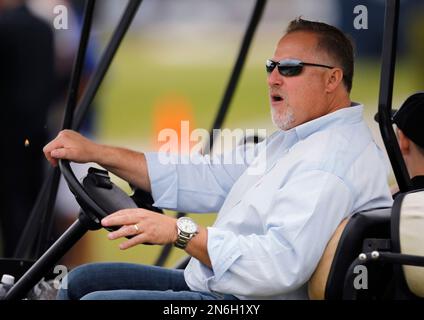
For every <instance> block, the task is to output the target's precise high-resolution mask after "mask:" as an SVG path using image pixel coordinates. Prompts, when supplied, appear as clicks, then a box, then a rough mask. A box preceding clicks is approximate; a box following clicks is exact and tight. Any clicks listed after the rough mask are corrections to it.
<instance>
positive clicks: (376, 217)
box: [325, 208, 391, 300]
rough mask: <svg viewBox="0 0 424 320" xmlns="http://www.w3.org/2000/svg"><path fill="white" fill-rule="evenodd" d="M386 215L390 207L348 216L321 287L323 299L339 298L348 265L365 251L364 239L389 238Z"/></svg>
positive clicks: (388, 218) (387, 215) (370, 249)
mask: <svg viewBox="0 0 424 320" xmlns="http://www.w3.org/2000/svg"><path fill="white" fill-rule="evenodd" d="M390 215H391V208H382V209H374V210H369V211H362V212H358V213H355V214H354V215H352V217H351V218H350V220H349V221H348V223H347V225H346V227H345V229H344V231H343V233H342V235H341V237H340V240H339V243H338V245H337V249H336V252H335V255H334V258H333V262H332V264H331V268H330V272H329V275H328V279H327V284H326V287H325V299H330V300H334V299H342V297H343V287H344V280H345V276H346V272H347V270H348V268H349V266H350V265H351V263H352V261H353V260H355V259H356V258H357V257H358V255H359V254H360V253H362V252H364V251H366V250H367V248H364V246H363V244H364V239H374V238H377V239H390ZM372 250H373V248H369V250H368V251H372ZM380 271H381V270H380ZM388 272H390V271H388ZM373 278H374V277H373ZM368 293H370V291H369V292H368Z"/></svg>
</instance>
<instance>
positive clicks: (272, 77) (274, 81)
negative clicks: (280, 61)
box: [267, 67, 283, 87]
mask: <svg viewBox="0 0 424 320" xmlns="http://www.w3.org/2000/svg"><path fill="white" fill-rule="evenodd" d="M267 82H268V86H270V87H272V86H281V85H282V84H283V76H282V75H281V74H280V73H279V72H278V68H277V67H275V68H274V70H272V72H271V73H269V74H268V78H267Z"/></svg>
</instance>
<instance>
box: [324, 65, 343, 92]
mask: <svg viewBox="0 0 424 320" xmlns="http://www.w3.org/2000/svg"><path fill="white" fill-rule="evenodd" d="M342 81H343V70H342V69H340V68H333V69H329V70H328V74H327V83H326V89H327V90H326V91H327V93H330V92H333V91H334V90H336V88H337V87H338V86H339V85H341V82H342Z"/></svg>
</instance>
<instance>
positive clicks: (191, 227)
mask: <svg viewBox="0 0 424 320" xmlns="http://www.w3.org/2000/svg"><path fill="white" fill-rule="evenodd" d="M177 231H178V237H177V241H175V243H174V245H175V246H176V247H177V248H180V249H185V247H186V246H187V244H188V242H189V241H190V240H191V239H192V238H193V237H194V236H195V235H196V234H197V233H198V231H197V224H196V222H194V221H193V219H191V218H189V217H181V218H179V219H178V220H177Z"/></svg>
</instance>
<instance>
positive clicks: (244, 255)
mask: <svg viewBox="0 0 424 320" xmlns="http://www.w3.org/2000/svg"><path fill="white" fill-rule="evenodd" d="M352 203H353V199H352V193H351V191H350V190H349V189H348V187H347V186H346V185H345V183H344V182H343V181H342V180H340V179H339V178H338V177H337V176H335V175H333V174H331V173H328V172H324V171H320V170H312V171H307V172H304V173H301V174H299V175H298V176H297V177H296V178H293V179H291V180H290V182H289V183H287V184H285V185H284V186H283V187H282V188H280V189H279V191H278V193H277V194H276V195H275V201H274V204H273V205H272V206H270V208H269V209H268V210H265V211H264V210H262V209H261V208H260V207H257V208H255V210H257V211H258V214H263V215H264V228H265V233H264V234H263V235H258V234H250V235H237V234H234V233H232V232H229V231H224V230H221V229H219V228H214V227H211V228H208V244H207V246H208V253H209V257H210V259H211V262H212V271H211V276H210V277H209V278H208V280H207V284H208V287H209V289H210V290H211V291H216V292H225V293H228V294H234V295H241V296H251V297H255V298H258V297H262V298H266V297H267V296H275V295H278V294H284V293H288V292H291V291H293V290H296V289H298V288H300V287H301V286H302V285H303V284H305V283H306V282H307V281H308V279H309V278H310V277H311V275H312V273H313V271H314V270H315V267H316V266H317V264H318V262H319V260H320V258H321V255H322V253H323V252H324V249H325V246H326V245H327V242H328V241H329V239H330V238H331V236H332V234H333V232H334V231H335V229H336V228H337V226H338V224H339V223H340V222H341V220H342V219H343V218H344V217H346V216H347V215H348V214H349V213H350V212H351V210H352Z"/></svg>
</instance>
